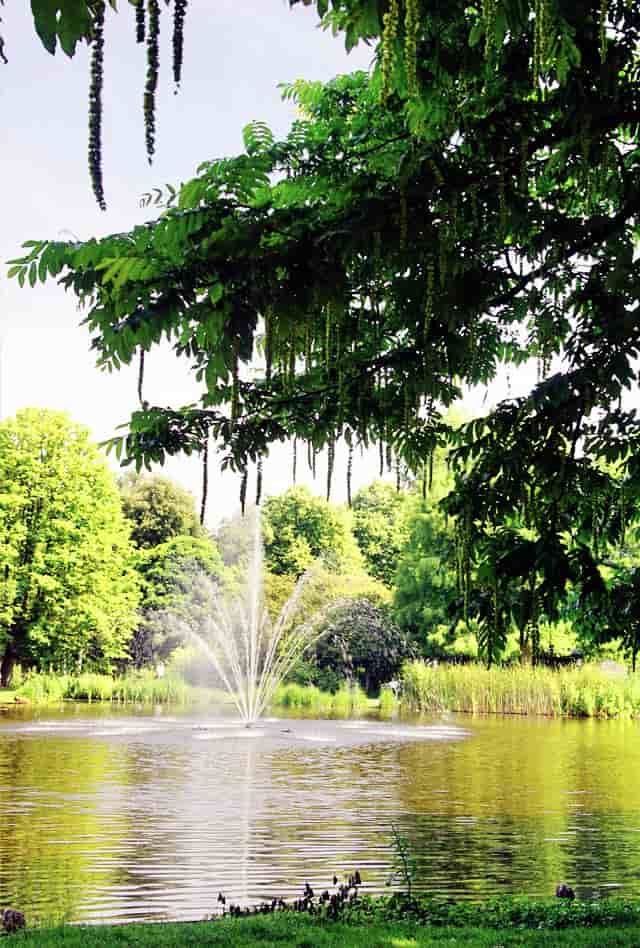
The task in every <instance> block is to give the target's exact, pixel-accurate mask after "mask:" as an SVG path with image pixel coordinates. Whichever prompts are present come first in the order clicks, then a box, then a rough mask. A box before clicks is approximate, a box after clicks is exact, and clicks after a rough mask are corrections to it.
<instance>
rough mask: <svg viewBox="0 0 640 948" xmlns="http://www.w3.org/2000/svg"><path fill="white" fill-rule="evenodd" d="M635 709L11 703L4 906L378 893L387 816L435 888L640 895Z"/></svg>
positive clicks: (0, 821) (177, 908)
mask: <svg viewBox="0 0 640 948" xmlns="http://www.w3.org/2000/svg"><path fill="white" fill-rule="evenodd" d="M639 737H640V731H639V725H638V724H637V723H634V722H598V721H547V720H542V719H516V718H512V719H500V718H494V719H478V718H468V717H459V718H455V717H453V716H451V717H448V718H446V719H442V718H441V719H431V720H429V721H426V720H425V721H421V722H420V725H418V726H417V725H416V724H415V723H411V722H402V723H396V722H391V723H377V722H371V721H369V722H368V721H363V722H352V721H344V722H314V721H304V720H299V721H284V720H283V721H278V720H267V721H262V722H261V723H259V724H258V725H257V726H256V727H255V728H254V729H251V730H246V729H245V728H244V727H241V726H239V725H238V723H237V721H233V720H231V719H229V718H226V719H225V718H214V716H213V715H212V714H202V715H195V714H184V715H182V714H180V713H172V712H167V711H164V712H158V713H144V712H138V713H136V712H132V711H131V710H124V711H117V710H115V711H114V710H111V709H110V708H102V707H94V708H89V707H86V706H69V707H66V708H65V709H64V710H61V711H59V712H55V711H51V710H50V709H47V710H42V711H37V710H20V711H18V710H11V711H10V712H8V713H7V712H4V713H2V714H0V827H1V829H0V905H3V904H5V905H6V904H12V905H15V906H16V907H18V908H21V909H24V910H25V911H26V912H27V914H28V915H29V916H31V917H32V918H33V917H34V916H36V915H39V916H41V917H43V916H52V915H60V914H64V915H66V916H67V917H68V918H70V919H75V920H77V919H84V920H90V921H98V920H104V919H110V920H118V921H124V920H133V919H136V918H145V919H168V918H172V919H186V918H202V917H203V916H205V915H207V914H210V913H213V912H215V910H216V897H217V894H218V891H220V890H222V891H223V892H224V893H225V894H226V895H227V896H228V897H229V898H231V899H234V900H239V901H243V902H252V901H256V900H259V899H262V898H265V897H268V896H271V895H274V894H283V895H292V894H296V893H298V891H299V890H300V888H301V886H302V885H303V884H304V882H306V881H307V880H308V881H309V882H310V883H311V884H312V885H314V886H322V887H324V886H326V885H327V884H328V883H329V882H330V879H331V877H332V876H333V874H334V872H336V873H337V874H338V875H341V874H342V873H347V872H349V871H352V870H354V869H356V868H357V869H359V870H360V871H361V872H362V874H363V876H364V879H365V881H366V886H367V888H368V889H369V891H372V892H383V891H388V890H387V889H386V888H385V882H386V879H387V877H388V873H389V868H390V861H391V852H390V836H391V824H392V823H396V824H397V825H398V826H399V828H400V831H401V833H403V834H404V835H405V836H407V837H408V838H409V840H410V842H411V845H412V848H413V850H414V852H415V854H416V855H417V857H418V888H419V889H421V890H422V891H424V892H428V893H431V894H433V895H436V896H439V897H455V898H464V899H479V898H484V897H486V896H492V895H498V894H503V893H528V894H531V895H548V894H550V893H552V892H553V890H554V888H555V885H556V883H557V882H559V881H562V880H566V881H567V882H570V883H571V884H573V885H575V886H576V888H577V891H578V893H579V894H580V895H581V896H591V895H600V896H602V895H606V894H607V893H610V892H615V893H619V894H622V895H626V896H631V895H634V896H638V895H640V868H639V867H640V784H639V782H638V780H637V774H638V773H640V740H639Z"/></svg>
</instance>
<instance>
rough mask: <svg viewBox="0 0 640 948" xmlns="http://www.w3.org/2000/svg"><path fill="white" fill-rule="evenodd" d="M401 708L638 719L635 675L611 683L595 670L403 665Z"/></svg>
mask: <svg viewBox="0 0 640 948" xmlns="http://www.w3.org/2000/svg"><path fill="white" fill-rule="evenodd" d="M402 703H403V705H404V706H405V707H407V708H410V709H412V710H415V711H424V712H440V711H466V712H471V713H474V714H541V715H548V716H550V717H597V718H618V717H622V718H637V717H640V675H633V676H628V677H627V676H621V677H612V676H610V675H607V674H605V673H604V672H602V671H600V670H599V669H598V668H597V667H595V666H591V667H590V666H585V667H584V668H575V669H564V670H561V671H554V670H553V669H550V668H531V667H526V666H520V665H518V666H513V667H509V668H491V669H486V668H484V667H482V666H480V665H462V666H460V665H448V666H447V665H440V666H438V667H435V668H433V667H430V666H428V665H425V664H424V662H421V661H413V662H407V664H406V665H405V666H404V668H403V670H402Z"/></svg>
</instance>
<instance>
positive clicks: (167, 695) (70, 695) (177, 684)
mask: <svg viewBox="0 0 640 948" xmlns="http://www.w3.org/2000/svg"><path fill="white" fill-rule="evenodd" d="M0 694H2V692H0ZM8 694H10V695H11V700H14V699H15V698H16V697H17V698H22V699H25V700H26V701H28V702H29V703H31V704H55V703H56V702H59V701H65V700H69V701H90V702H93V701H110V702H116V703H122V704H179V705H186V704H196V703H200V702H205V701H210V700H213V699H214V698H216V697H219V695H218V694H217V693H216V692H213V691H210V690H209V689H206V688H193V687H191V686H190V685H188V684H186V682H184V681H183V680H182V679H181V678H178V677H176V676H172V675H167V676H166V677H164V678H156V677H155V676H154V675H153V674H145V673H139V674H132V675H125V676H123V677H121V678H112V677H111V676H110V675H97V674H93V673H86V674H83V675H54V674H47V673H45V672H32V673H29V674H27V675H26V677H25V678H24V680H23V681H22V682H21V684H20V685H19V686H18V687H17V688H16V690H15V692H8ZM0 700H2V699H1V698H0Z"/></svg>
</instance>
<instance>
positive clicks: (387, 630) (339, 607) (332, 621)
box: [316, 599, 415, 693]
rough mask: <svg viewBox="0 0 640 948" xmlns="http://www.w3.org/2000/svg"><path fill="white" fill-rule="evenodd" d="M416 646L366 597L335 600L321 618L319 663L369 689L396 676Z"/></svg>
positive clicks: (326, 668)
mask: <svg viewBox="0 0 640 948" xmlns="http://www.w3.org/2000/svg"><path fill="white" fill-rule="evenodd" d="M414 655H415V648H414V646H413V644H412V642H411V641H410V639H409V638H408V636H407V635H405V634H404V633H403V632H401V630H400V629H399V628H398V627H397V626H396V625H395V623H394V622H393V621H392V620H391V619H390V618H389V616H388V615H387V613H386V611H385V610H384V609H382V608H380V607H378V606H375V605H374V604H373V603H371V602H369V600H367V599H352V600H343V601H342V602H338V603H336V605H335V606H333V607H332V608H331V609H329V610H328V611H327V612H325V614H324V615H323V616H322V617H321V618H320V620H319V638H318V643H317V645H316V663H317V666H318V668H319V669H320V670H328V671H331V672H332V673H333V674H334V675H336V676H338V677H339V678H341V679H345V678H347V679H354V680H356V681H357V682H358V683H359V684H360V686H361V687H362V688H364V690H365V691H366V692H367V693H371V692H377V691H378V690H379V688H380V686H381V685H383V684H384V683H385V682H387V681H390V680H391V679H392V678H395V677H396V676H397V675H398V673H399V671H400V668H401V666H402V663H403V662H404V661H405V660H406V659H407V658H410V657H412V656H414Z"/></svg>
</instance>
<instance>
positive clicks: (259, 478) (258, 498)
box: [256, 458, 262, 507]
mask: <svg viewBox="0 0 640 948" xmlns="http://www.w3.org/2000/svg"><path fill="white" fill-rule="evenodd" d="M261 500H262V458H258V463H257V465H256V507H259V506H260V501H261Z"/></svg>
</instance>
